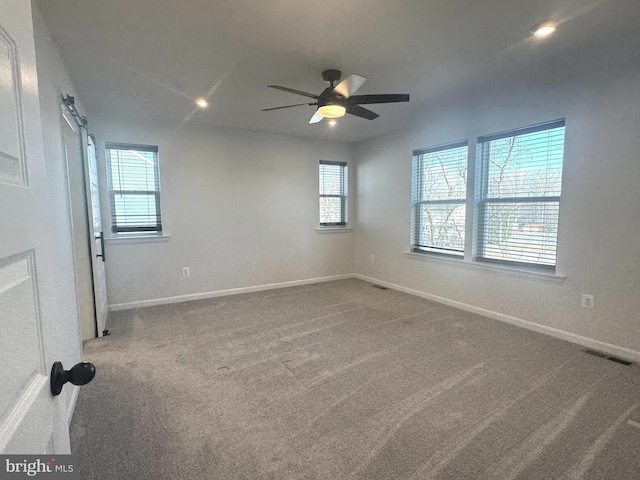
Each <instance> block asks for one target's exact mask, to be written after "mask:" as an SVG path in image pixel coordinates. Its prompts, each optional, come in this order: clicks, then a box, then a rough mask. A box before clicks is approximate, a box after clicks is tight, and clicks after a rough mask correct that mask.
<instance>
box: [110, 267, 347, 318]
mask: <svg viewBox="0 0 640 480" xmlns="http://www.w3.org/2000/svg"><path fill="white" fill-rule="evenodd" d="M353 277H354V275H353V274H352V273H347V274H344V275H331V276H329V277H317V278H307V279H305V280H294V281H291V282H280V283H269V284H265V285H255V286H253V287H241V288H229V289H227V290H216V291H213V292H203V293H190V294H187V295H177V296H175V297H164V298H154V299H152V300H142V301H139V302H127V303H116V304H112V305H109V311H110V312H115V311H118V310H129V309H132V308H142V307H153V306H156V305H167V304H170V303H181V302H188V301H191V300H202V299H205V298H215V297H226V296H228V295H239V294H241V293H252V292H262V291H265V290H275V289H277V288H286V287H296V286H298V285H310V284H312V283H321V282H331V281H333V280H344V279H346V278H353Z"/></svg>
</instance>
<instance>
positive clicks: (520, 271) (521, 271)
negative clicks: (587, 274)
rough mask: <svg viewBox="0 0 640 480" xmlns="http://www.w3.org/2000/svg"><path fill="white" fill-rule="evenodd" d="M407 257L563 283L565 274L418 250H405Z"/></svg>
mask: <svg viewBox="0 0 640 480" xmlns="http://www.w3.org/2000/svg"><path fill="white" fill-rule="evenodd" d="M404 255H405V257H407V258H413V259H417V260H423V261H426V262H436V263H443V264H447V265H455V266H457V267H466V268H475V269H477V270H484V271H486V272H494V273H503V274H505V275H513V276H516V277H525V278H531V279H535V280H544V281H547V282H554V283H562V282H564V280H565V278H567V277H565V276H563V275H558V274H557V273H547V272H544V271H538V270H534V269H527V268H518V267H505V266H502V265H494V264H491V263H484V262H469V261H467V260H464V259H463V258H462V257H451V258H450V257H444V256H442V255H432V254H429V253H416V252H409V251H406V252H404Z"/></svg>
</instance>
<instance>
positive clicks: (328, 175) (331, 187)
mask: <svg viewBox="0 0 640 480" xmlns="http://www.w3.org/2000/svg"><path fill="white" fill-rule="evenodd" d="M319 178H320V226H322V227H335V226H344V225H346V224H347V184H348V174H347V164H346V163H345V162H329V161H326V160H320V175H319Z"/></svg>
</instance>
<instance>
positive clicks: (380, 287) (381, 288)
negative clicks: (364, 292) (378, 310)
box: [371, 285, 389, 290]
mask: <svg viewBox="0 0 640 480" xmlns="http://www.w3.org/2000/svg"><path fill="white" fill-rule="evenodd" d="M371 286H372V287H373V288H377V289H378V290H389V288H388V287H383V286H382V285H371Z"/></svg>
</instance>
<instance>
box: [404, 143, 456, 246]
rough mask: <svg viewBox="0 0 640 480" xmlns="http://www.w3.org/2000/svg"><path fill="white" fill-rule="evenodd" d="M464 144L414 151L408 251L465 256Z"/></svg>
mask: <svg viewBox="0 0 640 480" xmlns="http://www.w3.org/2000/svg"><path fill="white" fill-rule="evenodd" d="M467 157H468V145H467V142H466V141H463V142H456V143H453V144H448V145H443V146H439V147H433V148H425V149H422V150H415V151H414V152H413V168H412V181H411V197H412V201H411V203H412V215H411V250H412V251H413V252H431V253H440V254H446V255H457V256H464V239H465V221H466V220H465V219H466V202H467V160H468V158H467Z"/></svg>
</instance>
